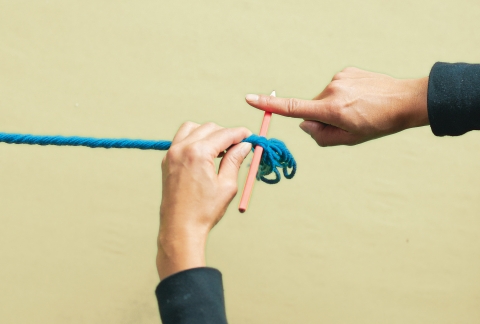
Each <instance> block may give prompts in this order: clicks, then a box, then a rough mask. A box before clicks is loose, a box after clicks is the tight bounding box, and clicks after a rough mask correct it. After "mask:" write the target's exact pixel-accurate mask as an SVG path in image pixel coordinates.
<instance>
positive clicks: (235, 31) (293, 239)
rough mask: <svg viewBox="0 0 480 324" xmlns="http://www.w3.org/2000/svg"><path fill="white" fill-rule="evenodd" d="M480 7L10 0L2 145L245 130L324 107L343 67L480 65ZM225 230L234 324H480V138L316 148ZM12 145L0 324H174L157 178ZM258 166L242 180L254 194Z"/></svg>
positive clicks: (52, 150)
mask: <svg viewBox="0 0 480 324" xmlns="http://www.w3.org/2000/svg"><path fill="white" fill-rule="evenodd" d="M479 46H480V2H478V1H477V0H469V1H459V0H455V1H453V0H447V1H438V0H436V1H434V0H422V1H412V0H403V1H380V0H366V1H353V0H351V1H318V0H311V1H298V0H297V1H285V0H282V1H272V0H269V1H254V0H244V1H177V2H175V1H159V0H157V1H133V0H131V1H98V0H97V1H93V0H88V1H87V0H84V1H66V0H62V1H53V0H51V1H48V0H47V1H18V0H10V1H8V0H0V131H2V132H22V133H36V134H63V135H84V136H97V137H101V136H106V137H123V136H124V137H132V138H145V139H171V138H172V137H173V135H174V133H175V130H176V129H177V128H178V127H179V126H180V124H181V123H182V122H184V121H187V120H192V121H196V122H202V123H203V122H207V121H214V122H216V123H219V124H220V125H223V126H241V125H242V126H247V127H249V128H250V129H252V130H253V131H258V129H259V126H260V121H261V113H260V112H259V111H257V110H255V109H253V108H249V106H248V105H247V104H246V103H245V102H244V100H243V98H244V95H245V94H246V93H251V92H253V93H270V91H271V90H273V89H275V90H276V91H277V94H278V96H285V97H288V96H295V97H299V98H312V97H314V96H315V95H316V94H317V93H318V92H320V91H321V90H322V89H323V87H324V86H326V85H327V84H328V82H329V80H330V79H331V77H332V76H333V74H334V73H336V72H337V71H339V70H341V69H343V68H344V67H346V66H356V67H360V68H364V69H368V70H371V71H378V72H383V73H387V74H389V75H392V76H396V77H401V78H413V77H421V76H425V75H428V73H429V71H430V67H431V66H432V64H433V63H434V62H435V61H448V62H457V61H466V62H479V61H480V58H479V56H478V53H479ZM298 123H299V122H298V121H297V120H293V119H288V118H284V117H280V116H274V119H273V120H272V125H271V128H270V131H269V135H270V136H272V137H277V138H279V139H282V140H284V141H285V142H286V143H287V145H288V146H289V147H290V149H291V150H292V152H293V153H294V156H295V157H296V159H297V161H298V164H299V169H298V175H297V176H296V177H295V178H294V179H293V180H291V181H286V180H283V181H282V182H281V183H280V184H279V185H276V186H268V185H266V184H263V183H257V185H256V187H255V191H254V196H253V198H252V201H251V204H250V209H249V211H248V212H247V213H246V214H243V215H242V214H239V213H238V212H237V211H236V205H237V204H238V197H237V198H236V199H235V201H234V203H233V205H232V207H231V208H230V209H229V211H228V212H227V214H226V216H225V218H224V220H223V221H222V222H221V223H220V224H219V225H218V226H217V228H215V230H214V231H213V233H212V235H211V238H210V241H209V245H208V264H209V265H210V266H213V267H218V268H219V269H220V270H221V271H222V272H223V275H224V285H225V290H226V301H227V313H228V317H229V321H230V322H231V323H305V324H307V323H480V172H478V170H479V165H480V133H477V132H472V133H469V134H467V135H465V136H462V137H458V138H436V137H435V136H433V135H432V133H431V131H430V129H429V128H428V127H424V128H421V129H415V130H408V131H405V132H402V133H400V134H397V135H395V136H390V137H387V138H383V139H380V140H377V141H374V142H370V143H365V144H362V145H360V146H357V147H334V148H319V147H317V146H316V145H315V143H314V142H313V141H312V140H311V139H310V138H309V137H308V136H306V135H305V134H304V133H303V132H302V131H301V130H300V129H299V128H298V127H297V125H298ZM163 154H164V153H162V152H143V151H136V150H103V149H96V150H92V149H88V148H58V147H34V146H19V145H6V144H0V184H1V185H0V222H1V223H0V224H1V225H0V322H1V323H158V322H159V316H158V310H157V305H156V300H155V297H154V294H153V292H154V289H155V286H156V285H157V283H158V277H157V274H156V269H155V263H154V259H155V253H156V244H155V243H156V233H157V228H158V208H159V204H160V195H161V187H160V177H161V174H160V168H159V167H160V161H161V158H162V156H163ZM246 171H247V167H246V166H244V167H242V173H241V176H240V182H241V186H242V187H243V181H244V179H245V176H246Z"/></svg>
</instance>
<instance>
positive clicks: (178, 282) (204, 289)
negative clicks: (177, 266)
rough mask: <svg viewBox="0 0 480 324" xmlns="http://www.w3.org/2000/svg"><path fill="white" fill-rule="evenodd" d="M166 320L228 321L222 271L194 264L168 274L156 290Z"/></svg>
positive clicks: (169, 323)
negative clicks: (196, 266)
mask: <svg viewBox="0 0 480 324" xmlns="http://www.w3.org/2000/svg"><path fill="white" fill-rule="evenodd" d="M155 295H156V296H157V300H158V307H159V309H160V317H161V318H162V323H163V324H192V323H195V324H204V323H205V324H206V323H208V324H226V323H227V317H226V315H225V300H224V297H223V285H222V274H221V273H220V271H218V270H217V269H213V268H207V267H204V268H194V269H189V270H185V271H181V272H178V273H175V274H173V275H171V276H170V277H167V278H165V279H164V280H162V281H161V282H160V284H159V285H158V286H157V289H156V290H155Z"/></svg>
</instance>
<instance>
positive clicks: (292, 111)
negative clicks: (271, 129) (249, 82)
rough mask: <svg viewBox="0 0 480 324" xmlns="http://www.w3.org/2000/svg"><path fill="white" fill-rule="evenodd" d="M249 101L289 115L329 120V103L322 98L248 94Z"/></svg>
mask: <svg viewBox="0 0 480 324" xmlns="http://www.w3.org/2000/svg"><path fill="white" fill-rule="evenodd" d="M245 100H246V101H247V103H248V104H249V105H250V106H252V107H255V108H258V109H261V110H264V111H268V112H272V113H274V114H279V115H282V116H287V117H295V118H305V119H316V120H322V121H325V122H327V120H328V110H327V105H326V103H325V102H324V101H322V100H303V99H296V98H278V97H272V96H266V95H256V94H248V95H246V97H245Z"/></svg>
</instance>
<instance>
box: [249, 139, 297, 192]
mask: <svg viewBox="0 0 480 324" xmlns="http://www.w3.org/2000/svg"><path fill="white" fill-rule="evenodd" d="M243 142H248V143H252V146H253V148H252V150H254V148H255V146H257V145H258V146H261V147H263V154H262V158H261V159H260V166H259V167H258V172H257V180H262V181H263V182H265V183H268V184H275V183H278V182H280V178H281V176H280V172H279V171H278V169H282V171H283V175H284V176H285V178H287V179H292V178H293V177H294V176H295V173H296V172H297V162H296V161H295V159H294V158H293V155H292V153H290V151H289V150H288V148H287V146H286V145H285V143H283V142H282V141H280V140H278V139H275V138H271V139H267V138H265V137H263V136H258V135H251V136H250V137H247V138H246V139H244V140H243ZM272 172H273V173H275V178H274V179H268V178H266V177H265V176H267V175H269V174H271V173H272Z"/></svg>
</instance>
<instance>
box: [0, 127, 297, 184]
mask: <svg viewBox="0 0 480 324" xmlns="http://www.w3.org/2000/svg"><path fill="white" fill-rule="evenodd" d="M0 142H3V143H8V144H30V145H57V146H86V147H92V148H96V147H103V148H107V149H109V148H135V149H140V150H161V151H164V150H168V149H169V148H170V145H171V144H172V142H171V141H151V140H141V139H128V138H93V137H79V136H68V137H67V136H60V135H56V136H41V135H29V134H8V133H0ZM242 142H247V143H251V144H252V146H253V148H254V147H255V146H257V145H259V146H261V147H263V154H262V159H261V160H260V166H259V168H258V173H257V179H258V180H262V181H263V182H265V183H269V184H274V183H278V182H279V181H280V172H279V171H278V169H279V168H281V169H282V170H283V175H284V176H285V178H287V179H291V178H293V176H294V175H295V172H296V170H297V163H296V162H295V159H294V158H293V155H292V154H291V153H290V151H289V150H288V149H287V147H286V145H285V144H284V143H283V142H282V141H280V140H277V139H274V138H272V139H266V138H265V137H263V136H258V135H251V136H249V137H247V138H245V139H244V140H243V141H242ZM253 148H252V150H253ZM289 169H290V171H289ZM271 173H275V179H267V178H265V176H267V175H269V174H271Z"/></svg>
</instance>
